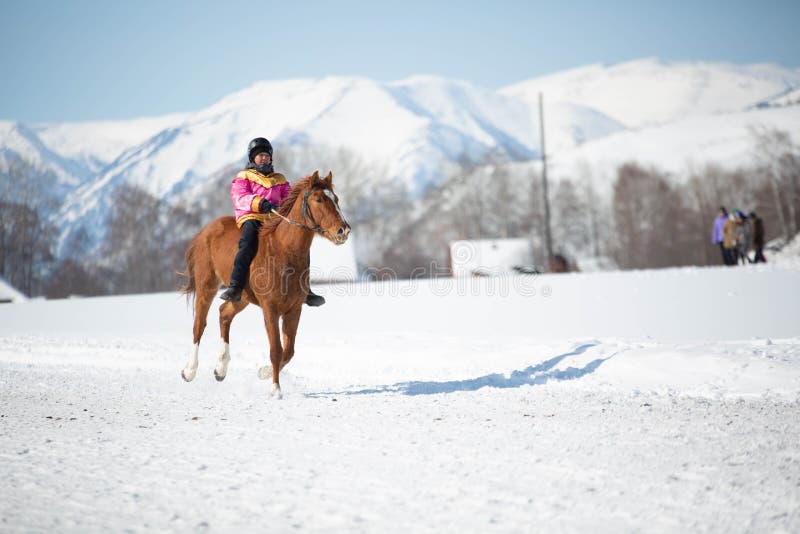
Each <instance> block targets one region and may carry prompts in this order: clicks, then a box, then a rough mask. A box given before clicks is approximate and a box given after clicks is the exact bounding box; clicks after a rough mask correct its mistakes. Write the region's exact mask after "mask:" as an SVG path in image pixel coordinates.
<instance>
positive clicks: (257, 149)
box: [247, 137, 272, 163]
mask: <svg viewBox="0 0 800 534" xmlns="http://www.w3.org/2000/svg"><path fill="white" fill-rule="evenodd" d="M261 152H267V153H268V154H269V157H270V158H272V145H271V144H269V141H267V140H266V139H264V138H263V137H256V138H255V139H253V140H252V141H250V144H249V145H247V159H248V160H250V163H253V158H254V157H256V155H257V154H260V153H261Z"/></svg>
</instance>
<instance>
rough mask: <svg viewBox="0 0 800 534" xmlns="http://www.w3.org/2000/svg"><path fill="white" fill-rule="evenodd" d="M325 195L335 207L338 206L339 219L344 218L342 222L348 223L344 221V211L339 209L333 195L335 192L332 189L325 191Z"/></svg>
mask: <svg viewBox="0 0 800 534" xmlns="http://www.w3.org/2000/svg"><path fill="white" fill-rule="evenodd" d="M324 193H325V196H326V197H328V198H329V199H331V201H332V202H333V205H334V206H336V213H338V214H339V217H341V218H342V222H344V223H346V222H347V221H345V220H344V215H343V214H342V210H341V209H339V203H338V202H336V196H335V195H334V194H333V191H331V190H330V189H326V190H325V191H324Z"/></svg>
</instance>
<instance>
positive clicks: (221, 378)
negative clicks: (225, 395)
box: [214, 369, 225, 382]
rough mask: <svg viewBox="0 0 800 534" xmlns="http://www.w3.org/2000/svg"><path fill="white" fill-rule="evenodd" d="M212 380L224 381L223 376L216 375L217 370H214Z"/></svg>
mask: <svg viewBox="0 0 800 534" xmlns="http://www.w3.org/2000/svg"><path fill="white" fill-rule="evenodd" d="M214 378H216V379H217V382H222V381H223V380H225V375H221V374H219V373H217V370H216V369H214Z"/></svg>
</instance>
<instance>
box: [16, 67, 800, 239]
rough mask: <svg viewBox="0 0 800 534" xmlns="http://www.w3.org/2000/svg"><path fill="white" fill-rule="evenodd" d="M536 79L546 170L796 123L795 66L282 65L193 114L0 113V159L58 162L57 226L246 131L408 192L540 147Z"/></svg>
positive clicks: (237, 153)
mask: <svg viewBox="0 0 800 534" xmlns="http://www.w3.org/2000/svg"><path fill="white" fill-rule="evenodd" d="M540 91H541V92H543V93H544V96H545V117H546V137H547V149H548V156H549V157H550V158H551V161H552V162H553V177H554V179H559V178H560V177H566V176H573V175H574V174H575V173H576V172H578V171H577V170H576V169H586V168H589V169H591V171H592V173H593V174H594V175H596V176H610V175H611V174H613V170H614V168H615V166H616V165H618V164H619V163H621V162H623V161H626V160H631V159H636V160H640V161H642V162H643V163H646V164H652V165H656V166H660V167H668V168H669V169H671V170H674V169H681V168H685V166H686V165H687V164H702V163H705V162H707V161H711V162H718V163H723V164H726V163H730V162H735V163H737V164H738V163H741V162H743V161H745V160H746V158H747V157H749V152H748V150H749V149H748V147H749V146H750V145H749V143H750V142H751V140H750V134H749V130H748V127H750V126H759V125H761V126H768V127H780V128H782V129H785V130H789V131H790V133H792V135H793V136H795V138H797V136H800V106H798V105H797V100H798V99H797V94H798V91H800V72H799V71H797V70H792V69H787V68H783V67H780V66H776V65H750V66H741V65H731V64H719V63H696V62H691V63H667V62H662V61H658V60H654V59H644V60H639V61H633V62H629V63H623V64H619V65H611V66H606V65H591V66H588V67H584V68H581V69H575V70H570V71H567V72H563V73H558V74H554V75H550V76H545V77H541V78H535V79H532V80H527V81H523V82H520V83H517V84H514V85H511V86H509V87H505V88H501V89H499V90H491V89H486V88H481V87H476V86H475V85H472V84H470V83H468V82H464V81H458V80H449V79H444V78H439V77H434V76H413V77H410V78H407V79H404V80H400V81H395V82H389V83H381V82H376V81H373V80H369V79H366V78H356V77H327V78H322V79H293V80H278V81H265V82H259V83H255V84H253V85H251V86H250V87H247V88H245V89H243V90H241V91H238V92H235V93H233V94H231V95H228V96H226V97H224V98H222V99H221V100H219V101H218V102H216V103H215V104H213V105H211V106H209V107H208V108H205V109H202V110H199V111H197V112H194V113H188V114H176V115H169V116H165V117H156V118H150V119H139V120H134V121H116V122H98V123H82V124H75V123H71V124H54V125H24V124H20V123H16V122H0V162H2V161H3V160H5V161H9V160H13V159H26V160H29V161H32V162H33V163H34V164H35V165H36V166H37V167H39V168H42V169H46V170H48V171H51V172H52V173H53V174H54V175H55V176H56V177H57V180H58V181H59V191H60V192H61V193H62V194H63V197H64V198H65V202H64V204H63V206H62V209H61V212H60V213H59V214H58V215H57V217H58V218H59V219H60V221H61V224H60V227H62V228H64V231H65V234H64V235H65V236H66V235H68V234H69V233H70V231H71V229H72V228H76V227H78V226H84V227H91V228H93V229H94V237H96V238H99V237H100V234H99V232H101V231H102V223H103V221H105V219H106V217H107V214H108V213H109V210H110V209H111V198H112V194H113V191H114V190H115V189H116V187H118V186H119V185H121V184H132V185H137V186H140V187H142V188H144V189H145V190H147V191H148V192H150V193H151V194H153V195H155V196H156V197H159V198H166V199H168V200H173V201H181V193H182V192H186V191H188V190H190V189H193V188H195V187H196V186H197V185H198V184H202V183H204V182H205V181H207V180H209V178H210V177H211V176H212V175H214V174H215V173H216V172H218V171H219V170H220V169H222V168H225V167H227V166H230V165H231V164H237V163H239V164H241V163H243V162H244V148H245V147H246V145H247V142H248V141H249V140H250V139H252V138H253V137H256V136H265V137H268V138H270V139H271V140H272V141H273V142H274V144H275V146H276V151H277V152H276V162H277V164H278V166H279V168H280V158H281V153H282V151H285V150H286V149H288V148H290V147H297V146H325V147H329V148H333V149H339V148H343V149H346V150H348V151H349V152H352V153H353V154H355V155H356V156H357V157H359V158H360V159H362V160H363V161H364V162H365V163H366V164H368V165H370V166H372V167H373V168H377V169H380V170H381V172H377V173H375V176H376V178H374V179H376V180H386V181H389V180H392V181H395V182H399V183H402V184H404V185H405V187H406V189H407V190H408V191H409V192H410V193H411V194H412V195H417V196H419V195H422V194H424V192H425V191H426V189H427V188H428V187H430V185H432V184H437V183H439V182H440V181H442V180H443V179H444V178H445V175H444V172H443V170H444V169H446V168H447V167H448V165H452V164H453V163H456V162H465V161H466V162H471V163H473V164H480V163H483V162H487V161H498V160H500V161H502V160H508V161H526V160H535V159H538V158H539V146H540V143H539V126H538V94H539V92H540ZM284 153H285V152H284ZM311 170H313V169H311V168H309V171H311ZM333 170H334V173H336V169H333ZM294 178H296V177H294V176H290V179H294ZM65 223H66V224H65Z"/></svg>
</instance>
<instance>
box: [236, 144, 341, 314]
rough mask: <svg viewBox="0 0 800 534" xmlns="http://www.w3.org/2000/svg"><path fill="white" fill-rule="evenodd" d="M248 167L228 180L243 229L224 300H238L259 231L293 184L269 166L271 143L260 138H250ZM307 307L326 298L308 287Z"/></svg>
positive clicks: (238, 219) (270, 163)
mask: <svg viewBox="0 0 800 534" xmlns="http://www.w3.org/2000/svg"><path fill="white" fill-rule="evenodd" d="M247 159H248V164H247V167H246V168H245V169H244V170H242V171H240V172H239V173H238V174H237V175H236V178H234V179H233V182H232V183H231V200H232V201H233V210H234V213H235V214H236V225H237V226H238V227H239V228H241V229H242V237H241V238H240V239H239V252H238V253H237V254H236V258H235V259H234V260H233V271H232V272H231V282H230V284H228V289H226V290H225V292H224V293H222V295H221V297H222V299H223V300H228V301H231V302H238V301H239V300H241V298H242V289H244V286H245V285H246V283H247V279H248V276H249V274H250V262H252V261H253V258H254V257H255V255H256V252H257V251H258V232H259V230H261V225H262V224H263V223H264V221H266V220H268V219H269V218H270V217H272V210H273V209H275V208H277V207H278V206H280V204H281V203H282V202H283V201H284V199H285V198H286V197H288V196H289V192H290V191H291V190H292V186H291V185H290V184H289V182H287V181H286V178H285V177H284V176H283V175H282V174H280V173H277V172H275V170H274V169H273V167H272V144H270V142H269V141H268V140H266V139H264V138H263V137H257V138H255V139H253V140H252V141H250V144H249V145H248V147H247ZM306 304H308V305H309V306H321V305H322V304H325V299H324V298H323V297H321V296H319V295H316V294H314V293H313V292H312V291H310V290H309V292H308V296H307V297H306Z"/></svg>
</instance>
